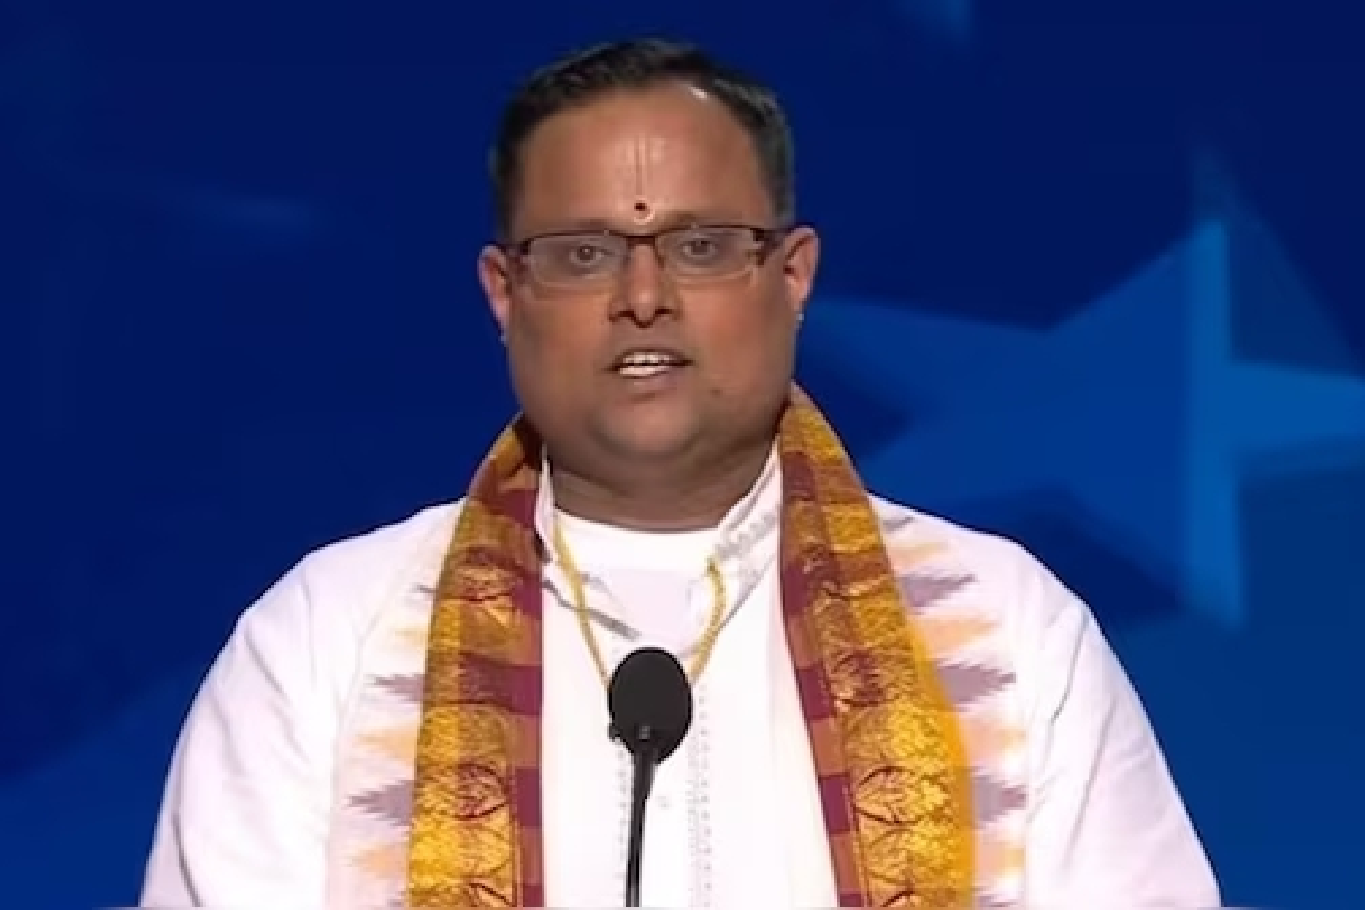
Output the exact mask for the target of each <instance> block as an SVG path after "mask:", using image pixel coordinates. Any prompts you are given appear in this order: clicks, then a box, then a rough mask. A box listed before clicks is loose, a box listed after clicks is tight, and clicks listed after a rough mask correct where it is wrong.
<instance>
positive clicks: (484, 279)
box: [478, 243, 512, 336]
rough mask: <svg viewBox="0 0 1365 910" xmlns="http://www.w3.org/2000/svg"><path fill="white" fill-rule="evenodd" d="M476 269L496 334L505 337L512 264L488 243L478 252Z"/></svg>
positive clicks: (509, 302)
mask: <svg viewBox="0 0 1365 910" xmlns="http://www.w3.org/2000/svg"><path fill="white" fill-rule="evenodd" d="M478 269H479V284H481V285H482V286H483V295H484V297H485V298H487V300H488V309H489V310H490V311H491V312H492V313H493V318H494V319H495V320H496V321H497V323H498V332H499V333H501V334H502V335H504V336H505V335H506V334H507V320H508V317H509V316H510V315H511V312H512V262H511V260H510V259H509V258H508V256H507V254H506V253H505V252H503V250H502V248H501V247H499V246H496V245H494V244H491V243H490V244H489V245H488V246H485V247H484V248H483V249H482V250H481V251H480V252H479V263H478Z"/></svg>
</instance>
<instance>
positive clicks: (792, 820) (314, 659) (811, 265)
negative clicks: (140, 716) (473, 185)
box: [143, 42, 1219, 910]
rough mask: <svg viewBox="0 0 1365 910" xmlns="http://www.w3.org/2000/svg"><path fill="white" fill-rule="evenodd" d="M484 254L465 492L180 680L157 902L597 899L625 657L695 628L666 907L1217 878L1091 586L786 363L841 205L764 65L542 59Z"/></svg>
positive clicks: (1139, 891) (616, 818)
mask: <svg viewBox="0 0 1365 910" xmlns="http://www.w3.org/2000/svg"><path fill="white" fill-rule="evenodd" d="M493 178H494V183H495V188H496V191H497V194H498V199H499V202H500V206H501V208H500V221H501V223H500V225H499V233H500V237H501V240H500V242H499V243H497V244H495V245H492V246H489V247H488V248H487V249H485V250H484V251H483V252H482V255H481V256H480V257H479V262H478V271H479V276H480V279H481V280H482V283H483V287H484V290H485V292H486V293H487V296H488V300H489V304H490V306H491V308H492V312H493V316H494V318H495V319H496V320H497V321H498V324H499V325H500V327H501V328H502V331H503V338H504V342H505V344H506V347H507V355H508V362H509V365H510V368H511V375H512V381H513V384H514V386H515V389H516V393H517V396H518V398H519V399H520V402H521V405H522V407H523V409H524V414H523V416H522V417H521V418H520V419H518V420H517V421H516V422H514V423H513V425H512V426H511V427H509V429H508V431H507V432H506V433H505V434H504V435H503V436H502V437H501V438H500V439H499V440H498V442H497V443H496V444H495V446H494V448H493V450H492V452H491V453H490V454H489V456H488V458H487V460H486V461H485V463H484V465H483V466H482V467H481V468H480V470H479V472H478V473H477V475H476V476H475V478H474V479H473V481H472V483H471V485H470V487H469V490H468V493H467V495H466V497H465V498H464V499H463V500H462V501H461V502H459V503H457V504H454V505H450V506H444V507H439V508H435V509H432V510H429V511H426V512H423V513H421V514H418V515H416V516H415V517H413V518H410V519H408V520H407V521H405V522H403V523H400V524H397V525H395V526H392V527H388V528H384V529H382V530H379V531H376V532H373V533H371V534H368V535H365V536H362V537H360V538H357V539H354V540H350V541H346V542H342V543H339V544H336V545H334V546H331V547H328V548H325V549H323V550H321V551H320V552H317V553H315V554H313V555H311V556H309V557H308V558H307V559H305V560H304V561H303V562H302V563H301V564H300V565H299V566H297V567H296V568H295V569H294V570H293V571H291V572H289V573H288V574H287V575H286V576H285V577H284V578H283V579H282V580H281V581H280V582H278V584H277V585H276V586H275V587H274V588H273V589H272V590H270V591H269V592H268V593H267V594H266V595H265V596H264V597H263V598H262V599H261V600H260V601H259V602H258V603H257V604H255V605H254V606H253V607H252V608H251V609H249V610H248V611H247V612H246V613H245V614H244V615H243V616H242V618H241V620H240V623H239V625H238V627H237V629H236V630H235V632H234V634H233V635H232V637H231V640H230V641H229V642H228V644H227V646H226V648H225V650H224V651H223V653H222V655H221V656H220V657H219V659H218V661H217V662H216V664H215V665H214V667H213V669H212V671H211V672H210V674H209V676H208V678H207V680H206V681H205V683H204V685H203V689H202V691H201V693H200V694H199V697H198V699H197V700H196V702H195V704H194V707H193V708H192V710H191V712H190V716H189V718H188V720H187V721H186V724H185V728H184V731H183V733H182V736H181V740H180V743H179V746H178V748H177V750H176V753H175V756H174V759H173V764H172V768H171V772H170V778H169V782H168V785H167V791H166V798H165V804H164V807H163V810H162V814H161V818H160V822H159V826H158V829H157V833H156V841H155V845H154V847H153V850H152V855H151V858H150V861H149V865H148V870H147V879H146V886H145V891H144V894H143V901H144V903H146V904H149V905H152V904H154V905H162V906H171V905H200V906H208V905H211V906H259V907H265V906H278V907H283V906H291V907H319V906H328V907H356V908H360V907H381V906H399V905H407V906H415V907H436V906H492V905H498V906H539V905H546V904H548V905H551V906H576V907H591V906H609V905H612V904H619V902H620V901H621V897H622V894H623V891H624V872H623V870H624V867H625V839H626V827H627V825H626V819H627V814H628V803H629V797H628V792H629V783H630V769H629V761H628V757H627V756H626V753H625V751H624V750H623V749H622V748H621V746H620V745H619V744H617V743H614V742H612V741H611V739H610V738H609V737H608V735H607V728H608V717H607V713H606V699H605V697H604V685H605V683H606V681H607V680H608V679H609V677H610V674H611V672H612V670H613V668H614V667H615V666H616V665H617V663H618V662H619V661H620V660H621V659H622V658H623V657H624V656H625V655H626V654H627V653H629V652H630V651H632V650H634V649H636V648H639V647H642V646H646V645H654V646H660V647H665V648H668V649H669V650H671V651H672V652H673V653H674V654H676V655H677V656H678V658H679V660H680V662H681V663H683V664H684V665H685V667H686V669H687V671H688V672H689V675H690V676H691V679H692V684H693V687H694V692H695V719H694V722H693V725H692V728H691V731H690V732H689V733H688V736H687V738H686V740H685V741H684V744H683V745H682V747H681V749H680V750H679V751H678V753H677V754H676V755H674V756H673V757H671V758H670V759H669V760H668V761H666V762H665V763H664V765H663V766H662V767H661V769H660V771H659V776H658V779H657V781H656V785H655V790H654V796H653V797H652V800H651V803H650V809H649V814H648V817H647V825H648V827H647V833H646V838H645V844H646V855H645V859H644V871H643V901H642V903H643V904H644V905H646V906H673V907H683V906H712V905H715V906H722V905H724V906H742V905H747V906H774V907H776V906H805V907H815V906H831V905H843V906H881V905H890V904H906V905H911V904H913V905H915V906H924V907H963V906H1011V905H1023V904H1028V905H1030V906H1037V907H1043V906H1046V907H1066V908H1078V910H1079V908H1087V910H1088V908H1092V907H1100V906H1104V907H1148V906H1171V907H1176V906H1179V907H1207V906H1216V905H1217V904H1218V902H1219V898H1218V892H1217V887H1216V885H1215V882H1214V879H1213V876H1212V874H1211V871H1210V869H1209V866H1208V863H1207V861H1206V859H1205V856H1204V853H1203V851H1202V850H1201V848H1200V845H1199V843H1198V841H1197V838H1196V836H1195V833H1194V831H1193V830H1192V828H1191V825H1190V822H1189V820H1188V818H1187V816H1186V812H1185V809H1184V807H1183V806H1182V803H1181V800H1180V798H1179V797H1178V795H1177V793H1176V790H1175V787H1174V786H1173V784H1172V782H1171V779H1170V777H1169V774H1168V772H1167V769H1166V767H1165V764H1164V762H1163V759H1162V756H1161V753H1160V750H1159V748H1158V745H1157V743H1156V741H1155V739H1154V737H1153V735H1152V732H1151V730H1150V727H1149V725H1148V722H1147V720H1146V718H1145V716H1144V712H1143V709H1142V707H1141V705H1140V703H1139V701H1138V698H1137V696H1136V695H1135V694H1134V692H1133V690H1132V688H1131V687H1130V685H1129V683H1128V682H1127V680H1126V678H1125V677H1124V674H1123V672H1122V671H1121V669H1120V668H1119V666H1118V664H1117V662H1116V660H1115V658H1114V656H1113V654H1112V652H1111V651H1110V649H1109V647H1108V646H1107V645H1106V643H1105V640H1104V639H1103V637H1102V636H1101V633H1100V631H1099V629H1098V628H1096V626H1095V623H1094V620H1093V619H1092V617H1091V615H1090V613H1089V612H1088V610H1087V608H1086V607H1085V606H1084V605H1083V604H1082V603H1080V602H1079V601H1078V600H1077V599H1076V598H1075V597H1074V596H1072V595H1071V594H1070V593H1069V592H1068V591H1067V590H1066V589H1065V588H1064V587H1062V585H1061V584H1060V583H1059V582H1058V581H1056V580H1055V579H1054V578H1053V577H1052V576H1051V575H1050V574H1048V572H1047V571H1046V570H1045V569H1044V568H1043V567H1041V566H1040V565H1039V564H1038V563H1037V562H1036V561H1034V560H1033V559H1032V558H1031V557H1030V556H1028V555H1027V554H1026V553H1024V552H1023V551H1022V550H1021V549H1019V548H1018V547H1016V546H1014V545H1012V544H1010V543H1007V542H1005V541H1002V540H999V539H996V538H993V537H990V536H986V535H983V534H980V533H975V532H972V531H968V530H966V529H963V528H959V527H956V526H954V525H951V524H949V523H946V522H944V521H942V520H939V519H935V518H932V517H929V516H927V515H923V514H919V513H916V512H913V511H911V510H909V509H907V508H905V507H902V506H900V505H896V504H893V503H890V502H887V501H885V500H882V499H879V498H876V497H873V496H870V495H869V494H867V493H866V492H865V491H864V489H863V487H862V485H861V484H860V483H859V481H858V477H857V475H856V473H855V472H854V469H853V467H852V465H851V464H850V463H849V460H848V458H847V456H846V455H845V453H844V451H843V449H842V447H841V446H840V445H839V442H838V440H837V438H836V436H835V434H834V432H833V431H832V430H831V429H830V427H829V426H828V425H827V424H826V423H825V421H824V419H823V418H822V417H821V416H820V413H819V411H818V410H816V408H815V405H814V404H813V403H812V402H811V401H810V400H809V399H807V398H806V397H805V396H804V394H803V393H802V392H801V391H800V390H799V389H796V388H794V387H793V386H792V375H793V352H794V348H795V343H796V336H797V332H798V328H799V326H800V323H801V315H802V310H803V308H804V306H805V305H806V301H807V299H808V297H809V295H810V291H811V286H812V283H813V281H814V278H815V272H816V264H817V259H818V253H819V241H818V238H817V236H816V234H815V233H814V232H813V231H812V230H811V229H810V228H808V227H804V226H800V225H799V224H797V223H796V222H795V221H794V220H793V211H794V205H793V193H792V151H791V142H790V138H789V135H788V130H787V126H786V124H785V120H784V117H783V114H782V112H781V110H780V108H779V106H778V104H777V102H776V101H775V100H774V98H773V96H772V94H771V93H770V92H769V91H768V90H766V89H764V88H762V87H761V86H759V85H756V84H754V83H753V82H750V81H747V80H746V79H744V78H742V77H740V76H738V75H736V74H734V73H731V72H729V71H726V70H723V69H721V68H719V67H718V66H716V65H715V64H713V63H712V62H711V61H709V60H708V59H707V58H706V57H704V56H702V55H701V54H700V53H698V52H696V51H694V50H690V49H687V48H684V47H677V46H674V45H670V44H666V43H659V42H630V43H624V44H617V45H612V46H608V47H603V48H598V49H595V50H592V51H589V52H587V53H585V54H582V55H578V56H575V57H573V58H570V59H568V60H565V61H563V62H561V63H558V64H557V65H555V66H552V67H550V68H548V69H546V70H544V71H542V72H540V73H538V74H537V75H535V76H534V77H533V78H532V79H531V80H530V82H529V84H528V85H526V86H525V87H524V88H523V89H522V91H521V93H520V94H518V95H517V96H516V98H515V100H513V101H512V103H511V105H510V107H509V108H508V110H507V112H506V115H505V119H504V121H503V124H502V130H501V132H500V134H499V137H498V141H497V143H496V148H495V150H494V155H493Z"/></svg>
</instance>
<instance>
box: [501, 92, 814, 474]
mask: <svg viewBox="0 0 1365 910" xmlns="http://www.w3.org/2000/svg"><path fill="white" fill-rule="evenodd" d="M521 162H522V167H521V182H520V185H519V187H518V192H517V196H516V198H517V205H516V207H515V210H514V212H513V213H512V217H511V224H510V226H509V239H510V240H511V241H512V242H513V243H512V244H510V245H509V248H510V249H512V250H513V252H512V253H511V254H505V253H504V252H503V251H502V250H500V249H497V248H492V247H490V248H489V249H486V250H485V251H484V254H483V256H482V257H481V259H480V276H481V278H482V280H483V283H484V288H485V290H486V292H487V294H488V297H489V301H490V304H491V307H492V310H493V313H494V316H495V317H496V318H497V320H498V323H499V324H500V326H501V328H502V330H503V334H504V337H505V339H506V344H507V350H508V357H509V361H510V366H511V372H512V380H513V384H514V386H515V388H516V391H517V394H518V397H519V399H520V401H521V405H522V407H523V408H524V410H525V411H526V413H527V415H528V416H529V417H530V418H531V420H532V423H533V424H534V425H535V426H536V427H537V429H538V430H539V431H540V433H541V434H542V435H543V436H544V437H545V439H546V441H547V443H548V444H549V445H550V446H551V449H552V451H554V453H555V455H556V457H557V458H560V459H561V460H564V461H576V462H579V463H582V462H584V461H588V460H591V459H594V458H601V457H604V456H606V457H615V458H627V459H636V460H638V461H640V462H641V463H647V462H650V461H653V462H656V463H665V464H666V463H674V462H692V461H696V460H701V459H706V458H714V457H721V456H723V455H724V453H725V452H726V450H727V449H728V448H730V447H739V446H743V445H747V444H751V443H753V442H755V441H757V440H759V439H761V438H762V436H764V435H766V434H767V432H768V431H769V430H770V428H771V426H772V422H773V418H774V417H775V416H776V415H777V413H778V412H779V411H780V409H781V406H782V403H783V401H784V400H785V397H786V394H787V391H788V388H789V386H790V383H791V377H792V370H793V359H794V347H795V336H796V327H797V322H798V316H799V314H800V311H801V308H802V307H803V306H804V304H805V301H806V298H807V296H808V294H809V292H810V287H811V282H812V279H813V275H814V271H815V265H816V259H817V252H818V251H817V241H816V238H815V236H814V234H813V233H812V232H810V231H809V230H807V229H800V230H797V231H793V232H790V233H788V234H785V235H777V236H776V237H775V238H774V239H773V240H772V245H771V246H770V247H768V248H767V250H766V255H764V252H765V251H764V250H763V249H760V246H761V244H760V243H758V242H755V241H754V240H753V239H752V238H753V237H754V236H760V235H752V234H750V233H748V232H741V234H742V236H743V237H744V238H745V243H746V245H747V246H746V249H748V248H750V247H751V248H752V252H751V253H750V252H746V253H745V255H744V266H743V268H742V269H741V270H739V271H738V272H737V273H735V272H731V273H728V274H727V276H726V277H721V278H714V277H707V276H706V275H705V274H704V270H700V271H701V272H703V273H702V274H693V273H692V271H691V269H690V267H689V266H688V264H689V263H692V262H705V261H707V258H708V257H709V256H711V255H712V251H713V249H714V248H715V245H714V244H711V243H709V242H708V241H706V240H705V239H702V240H689V239H688V236H690V235H678V234H674V235H673V237H674V238H675V239H674V240H673V241H666V242H664V243H661V246H663V247H667V249H664V250H663V253H664V254H665V255H666V256H668V257H671V259H672V262H671V263H669V262H665V261H663V260H662V259H661V257H660V256H656V255H655V252H654V250H653V249H652V248H651V247H650V246H649V245H648V244H645V243H635V244H633V245H630V246H625V245H621V244H619V241H618V242H617V247H616V248H617V249H618V250H621V251H625V250H629V252H623V253H622V255H619V256H616V257H615V258H613V257H611V256H610V255H608V254H606V253H604V252H603V250H604V249H605V247H603V246H602V245H601V244H600V243H599V242H598V241H596V240H591V241H589V242H588V243H587V244H579V243H577V242H569V243H568V245H567V247H565V246H564V245H563V244H561V245H560V247H559V248H556V249H554V250H552V251H551V252H549V253H546V252H545V250H544V248H543V245H542V247H541V248H540V250H539V253H536V254H531V255H528V256H520V255H518V253H517V251H516V242H517V241H523V240H527V239H530V238H536V237H543V236H545V235H553V234H559V233H561V232H576V231H586V232H592V231H600V230H602V229H609V230H612V231H616V232H620V233H621V234H625V235H630V236H634V237H640V236H645V235H651V234H655V233H657V232H659V231H665V230H669V229H674V228H686V227H692V226H716V225H731V226H741V227H742V226H748V227H754V228H760V229H767V228H773V227H776V226H777V225H775V224H774V212H773V205H772V201H771V199H770V198H769V195H768V193H767V191H766V188H765V187H766V185H765V183H764V180H763V173H762V170H761V168H760V165H759V162H758V158H757V155H756V153H755V150H754V147H753V144H752V142H751V140H750V138H749V135H748V134H747V133H746V132H745V130H744V129H743V127H741V126H740V125H739V123H738V122H736V121H735V120H734V119H733V118H732V116H731V115H730V114H729V112H728V111H727V110H726V108H725V107H724V106H723V105H722V104H721V103H720V102H718V101H716V100H714V99H711V98H709V97H706V96H705V95H703V94H702V93H700V92H697V91H694V90H692V89H690V88H687V87H682V86H665V87H661V88H657V89H652V90H649V91H644V92H638V93H623V94H620V95H614V96H611V97H608V98H604V99H602V100H600V101H597V102H594V103H591V104H589V105H587V106H584V107H582V108H578V109H574V110H571V111H568V112H565V113H562V114H559V115H557V116H555V117H553V118H551V119H550V120H548V121H547V122H545V123H544V124H543V125H542V126H541V127H540V128H539V129H537V130H536V131H535V132H534V133H533V134H532V135H531V137H530V138H529V140H528V141H527V142H526V143H525V145H524V147H523V149H522V157H521ZM670 250H671V252H670ZM537 256H539V261H538V262H537V261H533V260H536V259H537ZM604 262H614V263H615V265H614V266H613V267H612V268H609V269H608V268H604V267H603V266H602V263H604ZM679 263H681V264H682V265H683V267H682V268H679V267H678V266H679ZM598 272H601V273H603V274H597V273H598ZM579 273H592V274H593V275H594V277H592V278H591V280H587V281H581V280H565V279H566V276H567V277H569V278H570V279H572V278H573V276H574V275H577V274H579ZM608 273H609V274H608ZM632 351H638V352H641V354H643V353H644V352H647V351H656V352H659V353H661V354H663V355H665V356H664V357H663V359H662V361H660V362H655V361H652V360H650V359H649V358H648V357H642V358H641V359H639V360H637V361H634V362H624V363H623V357H626V355H628V354H629V352H632ZM628 359H629V358H627V360H628Z"/></svg>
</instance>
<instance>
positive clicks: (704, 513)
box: [550, 446, 772, 532]
mask: <svg viewBox="0 0 1365 910" xmlns="http://www.w3.org/2000/svg"><path fill="white" fill-rule="evenodd" d="M771 453H772V448H771V446H763V447H754V448H752V449H750V450H748V451H745V452H741V453H737V454H736V455H735V456H734V457H732V458H730V459H726V460H723V461H715V462H712V463H711V464H710V465H708V466H707V469H706V470H696V471H686V472H683V471H676V470H674V471H665V470H662V469H661V470H658V471H650V470H648V469H641V468H639V467H638V466H637V467H635V468H632V469H628V470H623V471H621V472H619V473H618V474H617V475H616V476H615V477H613V478H612V479H610V480H606V479H602V477H601V476H598V477H589V476H587V475H586V474H585V473H583V472H579V471H574V470H569V469H564V468H562V467H561V466H559V465H552V467H551V471H550V474H551V479H550V482H551V483H552V484H553V485H554V494H555V506H556V508H559V509H561V510H563V511H564V512H565V513H567V514H569V515H572V516H574V517H576V518H582V519H585V520H587V521H594V522H599V523H601V524H607V525H612V526H614V527H618V528H624V529H626V530H630V531H652V532H666V531H697V530H701V529H703V528H713V527H715V526H716V525H718V524H720V522H721V521H722V519H724V518H725V516H726V514H727V513H728V512H729V511H730V510H731V509H732V508H734V506H735V504H736V503H737V502H739V501H740V500H741V499H743V498H744V497H745V496H746V495H748V493H749V491H750V490H752V489H753V487H754V484H755V483H757V481H758V478H759V475H761V474H762V473H763V467H764V465H765V464H767V461H768V458H769V456H770V455H771Z"/></svg>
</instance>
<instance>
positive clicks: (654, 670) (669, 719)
mask: <svg viewBox="0 0 1365 910" xmlns="http://www.w3.org/2000/svg"><path fill="white" fill-rule="evenodd" d="M607 708H608V710H609V711H610V712H611V728H612V732H613V733H614V734H615V735H616V737H617V738H618V739H620V740H621V742H622V744H623V745H625V747H626V748H627V749H629V750H630V752H631V753H632V754H634V755H638V754H639V753H640V751H641V750H643V749H646V748H648V749H651V750H654V751H655V753H656V760H657V761H660V762H662V761H663V760H664V759H666V758H668V757H669V756H670V755H672V754H673V753H674V751H676V750H677V748H678V746H679V745H681V744H682V741H683V737H684V736H686V735H687V730H688V728H689V727H691V726H692V686H691V684H690V683H689V682H688V680H687V672H686V671H685V670H683V668H682V664H680V663H678V661H677V658H675V657H674V656H673V655H672V654H669V653H668V652H667V651H664V650H662V649H661V648H641V649H640V650H638V651H632V652H631V653H630V654H627V655H626V658H625V659H624V660H622V661H621V664H620V666H618V667H617V668H616V672H615V673H613V674H612V675H611V682H610V683H609V685H608V686H607Z"/></svg>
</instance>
